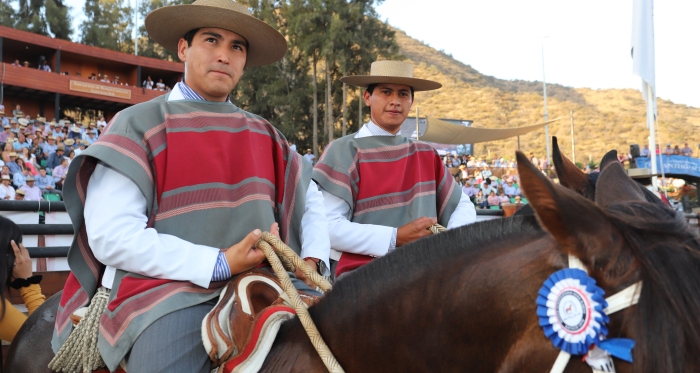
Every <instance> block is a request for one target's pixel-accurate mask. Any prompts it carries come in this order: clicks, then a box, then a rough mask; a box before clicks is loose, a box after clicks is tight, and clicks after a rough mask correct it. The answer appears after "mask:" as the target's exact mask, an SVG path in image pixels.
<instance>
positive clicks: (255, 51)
mask: <svg viewBox="0 0 700 373" xmlns="http://www.w3.org/2000/svg"><path fill="white" fill-rule="evenodd" d="M145 25H146V30H147V31H148V36H150V37H151V39H153V40H155V42H156V43H158V44H160V45H161V46H163V48H165V49H168V50H170V51H171V52H174V53H177V44H178V42H179V41H180V39H182V38H183V37H184V36H185V34H186V33H188V32H190V31H191V30H194V29H198V28H205V27H212V28H220V29H224V30H228V31H231V32H235V33H236V34H238V35H240V36H242V37H243V38H245V40H246V41H247V42H248V51H247V55H246V67H256V66H265V65H269V64H271V63H274V62H277V61H279V60H280V59H282V57H284V55H285V54H286V53H287V40H286V39H285V38H284V36H282V34H280V33H279V32H278V31H277V30H275V29H274V28H272V27H271V26H270V25H268V24H267V23H265V22H263V21H261V20H259V19H257V18H255V17H253V16H249V15H246V14H243V13H240V12H236V11H234V10H228V9H223V8H219V7H214V6H207V5H194V4H190V5H172V6H166V7H163V8H159V9H156V10H154V11H152V12H151V13H149V14H148V16H146V20H145Z"/></svg>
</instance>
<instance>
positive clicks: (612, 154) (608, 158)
mask: <svg viewBox="0 0 700 373" xmlns="http://www.w3.org/2000/svg"><path fill="white" fill-rule="evenodd" d="M613 163H620V161H619V160H618V159H617V150H611V151H609V152H607V153H605V155H604V156H603V159H601V161H600V171H603V170H604V169H605V168H606V167H608V166H609V165H611V164H613Z"/></svg>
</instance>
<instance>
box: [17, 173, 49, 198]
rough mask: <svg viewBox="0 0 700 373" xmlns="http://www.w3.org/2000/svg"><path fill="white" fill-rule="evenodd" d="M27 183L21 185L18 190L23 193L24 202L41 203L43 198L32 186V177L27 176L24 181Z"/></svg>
mask: <svg viewBox="0 0 700 373" xmlns="http://www.w3.org/2000/svg"><path fill="white" fill-rule="evenodd" d="M26 181H27V183H26V184H24V185H22V187H21V188H19V189H20V190H23V191H24V199H25V200H26V201H43V200H44V196H43V194H42V193H41V189H39V188H38V187H37V186H36V185H34V176H32V175H29V176H27V179H26Z"/></svg>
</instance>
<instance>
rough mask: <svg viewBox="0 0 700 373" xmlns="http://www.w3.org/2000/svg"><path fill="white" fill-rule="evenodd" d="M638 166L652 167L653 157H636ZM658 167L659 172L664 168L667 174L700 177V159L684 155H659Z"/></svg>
mask: <svg viewBox="0 0 700 373" xmlns="http://www.w3.org/2000/svg"><path fill="white" fill-rule="evenodd" d="M634 160H635V161H636V162H637V167H638V168H648V169H651V158H649V157H639V158H635V159H634ZM656 167H657V168H658V170H659V174H660V173H661V170H662V169H663V172H664V173H665V174H676V175H679V174H680V175H689V176H694V177H698V178H700V159H698V158H693V157H686V156H684V155H657V156H656Z"/></svg>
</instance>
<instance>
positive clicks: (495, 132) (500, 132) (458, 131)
mask: <svg viewBox="0 0 700 373" xmlns="http://www.w3.org/2000/svg"><path fill="white" fill-rule="evenodd" d="M559 119H561V118H556V119H552V120H550V121H547V122H543V123H538V124H533V125H530V126H524V127H514V128H474V127H465V126H460V125H458V124H453V123H449V122H445V121H444V120H440V119H437V118H431V117H427V118H426V120H427V125H426V128H425V133H424V134H423V135H422V136H421V137H420V140H423V141H429V142H434V143H438V144H453V145H459V144H476V143H479V142H487V141H496V140H503V139H507V138H510V137H515V136H520V135H524V134H526V133H529V132H532V131H536V130H538V129H540V128H542V127H544V126H546V125H547V124H550V123H553V122H556V121H558V120H559Z"/></svg>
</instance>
